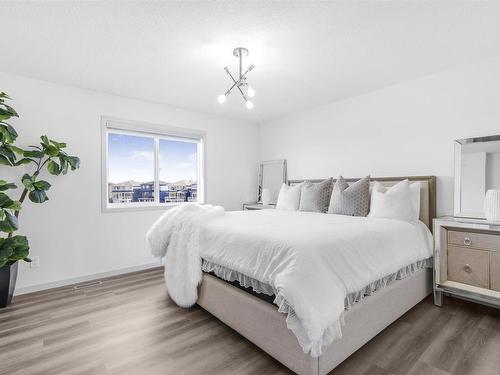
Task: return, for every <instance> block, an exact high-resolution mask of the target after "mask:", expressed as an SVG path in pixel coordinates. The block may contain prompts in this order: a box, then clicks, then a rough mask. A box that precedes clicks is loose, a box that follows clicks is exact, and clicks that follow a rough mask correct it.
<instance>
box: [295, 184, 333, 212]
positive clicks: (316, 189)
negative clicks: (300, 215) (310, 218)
mask: <svg viewBox="0 0 500 375" xmlns="http://www.w3.org/2000/svg"><path fill="white" fill-rule="evenodd" d="M332 187H333V179H332V178H329V179H326V180H324V181H321V182H320V183H317V184H313V183H311V182H309V181H307V182H306V183H305V184H304V186H302V191H301V193H300V205H299V211H311V212H326V211H327V210H328V204H329V203H330V197H331V195H332Z"/></svg>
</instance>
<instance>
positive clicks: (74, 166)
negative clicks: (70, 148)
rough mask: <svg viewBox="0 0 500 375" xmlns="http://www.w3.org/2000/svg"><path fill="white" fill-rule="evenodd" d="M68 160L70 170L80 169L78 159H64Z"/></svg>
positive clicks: (71, 157) (73, 157) (75, 157)
mask: <svg viewBox="0 0 500 375" xmlns="http://www.w3.org/2000/svg"><path fill="white" fill-rule="evenodd" d="M66 159H67V160H68V163H69V165H70V166H71V170H72V171H74V170H75V169H78V168H80V158H79V157H77V156H68V157H67V158H66Z"/></svg>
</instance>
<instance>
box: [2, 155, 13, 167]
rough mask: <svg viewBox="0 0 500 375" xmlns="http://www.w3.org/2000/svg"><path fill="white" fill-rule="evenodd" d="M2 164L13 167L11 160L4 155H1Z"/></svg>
mask: <svg viewBox="0 0 500 375" xmlns="http://www.w3.org/2000/svg"><path fill="white" fill-rule="evenodd" d="M0 164H1V165H8V166H12V163H11V162H10V161H9V159H7V158H6V157H5V156H3V155H0Z"/></svg>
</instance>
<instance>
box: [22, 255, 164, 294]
mask: <svg viewBox="0 0 500 375" xmlns="http://www.w3.org/2000/svg"><path fill="white" fill-rule="evenodd" d="M161 265H162V264H161V262H160V261H158V262H155V263H148V264H143V265H140V266H134V267H127V268H122V269H119V270H113V271H108V272H101V273H95V274H92V275H86V276H81V277H75V278H72V279H65V280H58V281H53V282H50V283H44V284H37V285H32V286H27V287H24V288H16V290H15V291H14V295H15V296H17V295H20V294H26V293H33V292H39V291H41V290H46V289H53V288H59V287H61V286H67V285H72V284H79V283H83V282H87V281H92V280H96V279H102V278H105V277H111V276H117V275H122V274H125V273H130V272H137V271H143V270H148V269H150V268H155V267H160V266H161Z"/></svg>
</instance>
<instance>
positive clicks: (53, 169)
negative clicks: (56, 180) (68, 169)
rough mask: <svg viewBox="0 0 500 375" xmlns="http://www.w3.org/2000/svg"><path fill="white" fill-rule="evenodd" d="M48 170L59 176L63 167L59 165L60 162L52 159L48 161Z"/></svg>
mask: <svg viewBox="0 0 500 375" xmlns="http://www.w3.org/2000/svg"><path fill="white" fill-rule="evenodd" d="M47 170H48V171H49V173H50V174H53V175H55V176H58V175H59V174H60V173H61V168H60V167H59V164H57V163H56V162H55V161H53V160H50V161H49V162H48V163H47Z"/></svg>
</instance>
